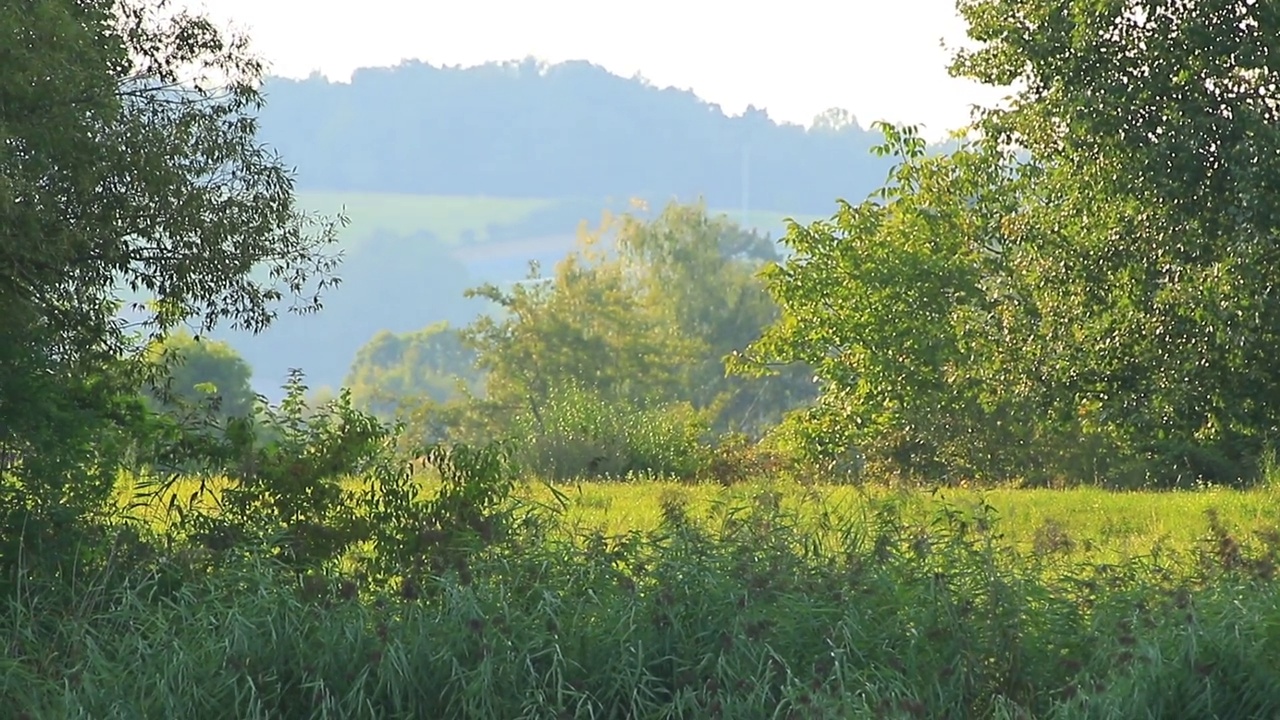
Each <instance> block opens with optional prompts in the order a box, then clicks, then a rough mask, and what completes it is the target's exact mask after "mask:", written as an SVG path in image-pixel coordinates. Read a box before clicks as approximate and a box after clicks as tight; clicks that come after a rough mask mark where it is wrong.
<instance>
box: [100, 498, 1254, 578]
mask: <svg viewBox="0 0 1280 720" xmlns="http://www.w3.org/2000/svg"><path fill="white" fill-rule="evenodd" d="M359 484H360V483H359V482H358V481H351V483H350V485H351V486H352V487H355V486H358V485H359ZM211 487H213V488H214V490H213V491H212V492H211V494H209V495H208V496H206V497H207V501H208V502H212V497H213V495H212V493H216V483H214V484H212V485H211ZM553 487H554V489H552V488H553ZM197 488H198V483H197V482H196V481H193V480H186V481H181V482H179V483H178V484H177V485H175V486H174V488H173V489H172V490H171V491H170V493H169V495H166V496H164V497H161V498H156V499H154V500H152V501H150V504H149V507H144V508H139V509H138V512H141V513H145V514H146V515H148V516H149V517H150V518H151V519H152V521H153V522H154V523H156V524H163V522H164V520H163V517H164V514H163V508H164V507H166V506H167V505H168V504H169V502H170V497H171V496H173V495H176V496H177V497H178V498H181V499H186V498H189V497H191V495H192V493H193V492H194V491H195V490H196V489H197ZM435 489H436V483H435V482H434V481H432V480H429V479H424V480H423V494H424V496H429V495H431V494H433V493H434V492H435ZM131 492H133V490H132V489H131V487H130V486H127V485H126V486H125V487H124V488H123V489H122V499H121V502H122V504H127V503H128V502H130V501H131V500H130V493H131ZM766 494H774V495H776V496H777V498H778V500H779V505H780V507H781V508H782V509H783V510H784V511H785V512H787V513H789V514H791V515H792V516H793V517H795V518H796V519H797V521H798V522H799V523H800V525H799V530H800V531H802V532H803V531H805V530H806V527H805V523H806V522H812V523H813V527H814V528H816V527H817V525H818V522H817V519H818V518H819V516H821V515H823V514H826V515H828V516H829V517H831V518H834V520H835V522H836V523H837V524H843V523H850V522H851V523H854V524H865V525H868V526H869V525H871V524H873V523H874V521H875V519H874V517H873V516H874V514H875V511H876V509H877V508H883V507H885V506H886V505H888V504H892V506H893V507H894V508H895V509H896V512H900V514H901V520H902V522H904V523H906V524H909V525H919V526H927V525H928V524H930V523H931V522H933V521H934V520H936V518H937V517H938V516H939V515H940V513H943V512H944V511H946V510H953V511H959V512H962V513H969V514H973V513H974V512H975V511H977V510H979V509H980V508H982V507H984V506H985V508H986V510H985V512H986V514H987V515H988V516H989V517H990V518H992V519H993V520H994V521H995V522H996V523H997V524H998V527H999V532H1000V534H1001V535H1002V537H1003V540H1004V541H1005V542H1007V543H1008V545H1009V546H1010V547H1012V548H1015V549H1017V550H1018V551H1020V552H1026V553H1037V552H1040V553H1043V552H1046V551H1047V552H1051V553H1053V554H1057V555H1061V556H1071V557H1075V558H1077V559H1079V560H1081V561H1088V562H1111V561H1121V560H1128V559H1132V558H1136V557H1143V556H1146V555H1148V554H1150V553H1151V552H1152V551H1153V550H1163V551H1167V552H1173V553H1187V552H1189V551H1192V550H1194V549H1196V548H1198V547H1202V546H1203V545H1204V543H1205V542H1206V540H1207V538H1209V537H1210V530H1211V527H1210V520H1209V518H1210V515H1211V514H1212V515H1216V516H1217V517H1218V518H1219V519H1220V520H1221V522H1222V524H1224V525H1225V526H1227V527H1229V528H1231V529H1232V530H1233V531H1235V532H1237V533H1238V534H1239V535H1240V537H1241V538H1242V539H1243V540H1244V541H1246V542H1247V541H1248V540H1249V539H1250V538H1253V537H1256V536H1257V535H1258V534H1259V533H1265V532H1267V531H1269V530H1273V529H1280V490H1277V489H1272V488H1261V489H1253V490H1231V489H1224V488H1206V489H1204V490H1199V491H1176V492H1114V491H1108V490H1102V489H1098V488H1077V489H1066V490H1051V489H988V490H967V489H947V490H941V491H938V492H930V491H924V490H920V491H893V490H889V489H886V488H883V487H879V486H867V487H854V486H841V485H825V486H824V485H816V486H804V487H802V486H800V485H797V484H794V483H782V482H754V483H744V484H741V485H736V486H730V487H722V486H720V485H715V484H696V485H690V484H682V483H674V482H661V481H643V482H629V483H606V482H583V483H573V484H561V485H556V486H550V485H547V484H543V483H539V482H529V483H525V484H522V485H520V486H519V487H518V488H517V491H516V498H517V500H520V501H523V502H526V503H529V504H532V505H537V506H543V507H547V508H551V509H553V511H554V513H555V516H556V523H557V525H558V527H559V529H561V530H563V531H564V532H566V533H569V534H584V533H594V532H597V531H598V532H600V533H603V534H604V535H606V536H622V535H625V534H628V533H632V532H650V531H653V530H654V529H655V528H656V527H658V526H659V524H660V523H661V521H662V518H663V513H664V510H663V508H664V505H668V506H669V505H673V504H674V505H678V506H680V507H681V508H682V509H683V511H684V512H685V513H686V514H687V515H688V517H689V518H690V519H692V520H693V521H694V522H696V523H699V524H701V525H704V526H715V525H716V524H718V523H721V522H723V520H724V519H725V517H726V516H727V515H728V514H729V513H731V512H733V511H735V508H741V507H746V506H751V505H754V504H755V503H756V502H757V501H758V499H759V498H760V497H761V496H762V495H766ZM206 507H211V505H206Z"/></svg>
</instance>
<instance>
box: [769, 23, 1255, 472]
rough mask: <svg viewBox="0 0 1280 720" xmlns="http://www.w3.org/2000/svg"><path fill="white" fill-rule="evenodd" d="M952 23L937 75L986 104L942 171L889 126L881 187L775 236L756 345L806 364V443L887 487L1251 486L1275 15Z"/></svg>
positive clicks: (944, 160) (940, 164)
mask: <svg viewBox="0 0 1280 720" xmlns="http://www.w3.org/2000/svg"><path fill="white" fill-rule="evenodd" d="M960 9H961V11H962V13H963V14H964V15H965V17H966V18H967V19H968V21H969V25H970V27H969V35H970V37H971V38H972V39H973V40H974V41H975V43H976V46H975V47H974V48H973V49H970V50H966V51H963V52H961V53H959V54H958V56H957V58H956V60H955V63H954V65H953V67H952V70H953V72H955V73H957V74H960V75H964V76H967V77H971V78H975V79H978V80H981V81H984V82H988V83H994V84H1011V85H1013V86H1014V87H1015V88H1016V91H1015V92H1014V94H1013V96H1012V98H1011V100H1010V102H1009V103H1008V104H1007V106H1005V107H1003V108H995V109H991V110H989V111H986V112H984V113H983V114H982V115H981V117H980V118H979V120H978V123H977V125H976V127H975V131H976V136H977V137H980V138H981V139H980V140H975V141H972V142H970V143H968V144H967V145H965V146H964V147H963V148H961V149H960V150H959V151H957V152H955V153H953V154H951V155H950V156H949V157H946V158H940V159H927V158H925V157H923V155H922V153H921V152H920V151H921V148H922V143H921V142H920V141H919V140H918V139H917V138H914V137H909V135H910V133H908V134H907V135H908V137H904V136H903V135H902V134H901V131H900V130H896V129H889V132H888V140H889V142H888V145H887V147H886V150H887V152H888V153H889V154H892V155H894V156H896V157H897V158H898V159H899V166H898V169H897V170H895V172H894V175H893V179H892V182H891V183H890V186H889V187H887V188H886V189H885V190H884V191H883V192H881V193H879V194H878V196H877V197H874V198H872V199H870V200H868V201H867V202H865V203H862V204H860V205H857V206H847V207H845V208H844V209H842V210H841V212H839V213H838V214H837V215H835V216H834V217H833V218H832V219H831V221H830V222H821V223H816V224H814V225H812V226H810V227H807V228H806V227H794V228H793V229H792V230H791V232H790V233H789V234H788V235H787V237H786V238H785V239H784V241H785V242H786V243H787V244H788V245H790V246H791V247H792V248H793V249H794V250H795V251H796V254H795V256H794V257H793V258H791V259H790V260H789V261H788V263H787V264H786V266H785V267H784V268H783V269H781V270H779V271H778V272H776V273H775V274H774V275H773V276H772V278H771V285H770V287H771V290H772V292H773V293H774V295H775V297H777V298H778V300H779V303H780V304H781V305H782V306H783V309H784V314H783V319H782V320H781V321H780V322H779V323H778V324H777V325H776V326H775V327H774V328H773V329H772V330H771V331H770V332H769V333H768V334H767V336H766V338H765V340H764V341H763V342H762V343H761V344H759V345H758V346H757V348H756V350H757V351H759V352H760V353H762V354H763V355H764V356H768V357H784V358H802V359H807V360H809V361H811V362H814V363H815V365H817V366H819V367H820V377H821V379H822V381H823V394H822V402H821V403H819V405H818V407H819V408H820V409H821V412H822V413H824V415H823V417H825V418H826V420H825V421H824V422H826V423H828V424H826V425H825V426H823V427H826V428H829V429H836V428H842V427H847V428H849V429H850V433H849V434H848V435H846V437H845V440H848V441H851V442H854V443H855V444H856V445H857V446H858V447H860V448H861V449H863V450H864V451H865V452H866V453H867V454H868V455H869V456H870V457H871V459H875V460H879V461H883V462H887V463H889V464H890V465H892V466H895V467H898V468H899V469H907V470H911V471H919V470H921V469H923V468H932V469H933V470H932V471H931V472H938V471H941V472H944V473H953V474H955V475H987V476H991V477H1036V476H1042V475H1043V474H1044V470H1043V468H1044V467H1051V468H1054V469H1055V471H1057V472H1062V473H1064V474H1067V475H1071V476H1073V477H1090V476H1094V477H1099V478H1101V479H1105V480H1110V481H1114V482H1124V483H1126V484H1136V483H1142V482H1148V481H1151V480H1156V481H1160V482H1169V483H1178V482H1187V481H1190V480H1193V479H1197V478H1207V479H1211V480H1219V481H1233V480H1239V479H1242V478H1247V477H1250V476H1251V475H1253V474H1254V473H1256V472H1257V469H1258V464H1259V462H1260V459H1261V458H1262V457H1263V456H1264V454H1265V452H1266V451H1267V450H1268V446H1269V444H1270V443H1272V442H1274V438H1275V435H1276V430H1277V428H1278V427H1280V375H1277V370H1276V365H1275V363H1274V362H1271V361H1270V359H1269V358H1270V355H1271V353H1272V352H1273V348H1274V347H1275V346H1276V342H1277V340H1280V325H1278V323H1280V307H1277V305H1276V303H1277V302H1280V300H1278V298H1277V294H1276V293H1275V291H1274V288H1273V284H1274V278H1275V277H1276V273H1277V271H1280V256H1278V255H1277V249H1276V248H1277V247H1280V245H1277V243H1276V239H1277V230H1278V229H1280V225H1278V223H1277V221H1278V220H1280V215H1278V214H1277V211H1278V210H1280V205H1277V202H1278V201H1277V200H1276V198H1277V197H1280V195H1278V194H1277V192H1276V191H1277V189H1280V187H1278V186H1280V156H1278V155H1277V153H1276V148H1277V147H1280V130H1277V128H1278V127H1280V125H1277V120H1280V117H1277V114H1278V113H1280V105H1277V98H1276V87H1277V79H1278V78H1277V71H1278V70H1280V67H1278V66H1277V64H1278V63H1280V54H1278V53H1277V52H1276V47H1277V46H1276V43H1277V40H1276V38H1277V37H1278V36H1280V25H1278V16H1277V15H1276V14H1275V12H1274V10H1273V9H1271V8H1270V6H1267V5H1266V4H1265V3H1253V2H1223V3H1175V4H1169V3H1162V2H1144V1H1139V2H1113V3H1091V2H1070V3H1050V2H1038V1H1037V2H1027V3H1022V2H1014V1H1013V0H965V1H964V2H961V3H960ZM1010 149H1016V150H1018V151H1020V152H1019V154H1016V155H1015V154H1011V153H1010V152H1009V150H1010ZM810 412H811V413H818V412H819V411H818V410H814V411H810ZM810 421H812V422H816V421H817V420H816V418H814V417H811V418H810ZM800 424H802V425H803V424H805V423H804V422H803V421H801V423H800ZM828 439H830V438H828ZM1037 466H1039V468H1040V469H1037Z"/></svg>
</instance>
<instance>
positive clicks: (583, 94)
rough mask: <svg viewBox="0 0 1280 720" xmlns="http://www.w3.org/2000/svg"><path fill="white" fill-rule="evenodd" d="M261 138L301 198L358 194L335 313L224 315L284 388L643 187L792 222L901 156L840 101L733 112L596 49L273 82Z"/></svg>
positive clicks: (465, 308)
mask: <svg viewBox="0 0 1280 720" xmlns="http://www.w3.org/2000/svg"><path fill="white" fill-rule="evenodd" d="M265 92H266V94H267V100H268V102H267V105H266V107H265V108H264V109H263V111H262V112H261V114H260V121H261V132H260V137H261V139H262V140H263V141H264V142H265V143H267V144H269V145H271V146H273V147H275V148H276V149H277V150H278V151H279V152H280V153H281V154H282V155H283V157H284V158H285V160H286V162H287V163H289V164H291V165H293V166H296V168H297V176H298V189H299V203H300V205H301V206H302V207H303V208H304V209H308V210H318V211H322V212H325V213H334V212H336V211H338V210H339V209H341V208H344V207H345V209H346V213H347V215H348V216H349V217H350V218H351V221H352V223H351V226H350V227H348V228H347V229H346V230H345V231H344V233H343V235H342V238H341V240H342V246H343V249H344V251H345V252H346V261H345V262H344V264H343V267H342V268H341V270H340V275H341V276H342V277H343V283H342V285H341V286H340V287H338V288H337V289H336V290H333V291H332V292H330V293H329V294H328V295H327V297H326V300H325V309H324V310H323V311H322V312H321V313H319V314H318V315H312V316H306V317H297V316H285V317H282V318H281V319H280V320H279V321H278V322H277V323H276V325H275V326H273V327H272V328H271V329H269V330H268V331H267V332H266V333H264V334H263V335H261V336H257V337H252V336H248V335H245V334H243V333H236V332H230V331H224V332H219V333H215V337H220V338H222V339H226V340H229V341H230V342H231V343H232V344H233V345H234V346H235V347H236V348H237V349H238V350H240V352H241V353H243V354H244V356H245V358H246V359H247V360H248V361H249V362H250V364H251V365H252V366H253V368H254V384H255V386H256V389H257V390H258V391H260V392H265V393H266V394H268V395H271V396H275V395H276V394H277V392H276V391H277V389H278V384H279V383H280V382H281V381H282V380H283V378H284V376H285V373H286V370H287V369H288V368H290V367H301V368H303V369H304V370H306V371H307V373H308V377H309V379H310V380H311V383H312V384H313V385H332V386H336V385H338V384H339V383H341V382H342V379H343V377H344V376H345V375H346V371H347V368H348V367H349V365H350V363H351V361H352V359H353V358H354V357H355V353H356V350H357V349H359V348H360V346H362V345H363V344H364V343H365V342H367V341H368V340H369V339H370V338H371V337H373V335H374V334H376V333H377V332H378V331H379V330H383V329H387V330H392V331H397V332H403V331H408V330H414V329H418V328H422V327H424V326H426V325H428V324H431V323H434V322H437V321H440V320H448V321H450V322H452V323H455V324H462V323H466V322H468V321H469V320H470V319H471V318H473V317H475V315H476V314H477V313H479V312H481V311H483V310H484V306H483V305H482V304H481V303H480V302H478V301H474V300H467V299H464V298H463V297H462V292H463V291H464V290H465V289H466V288H469V287H474V286H476V285H479V284H481V283H484V282H498V283H503V282H510V281H513V280H516V279H518V278H520V277H523V276H524V274H525V272H526V269H527V265H528V261H529V260H532V259H537V260H539V261H541V262H542V263H543V265H544V267H549V266H550V265H551V264H553V263H554V262H555V261H556V260H557V259H559V258H560V257H563V255H564V254H565V252H566V251H567V250H569V249H570V248H571V247H572V245H573V242H574V237H575V232H576V230H577V227H578V224H579V223H580V222H581V221H583V220H586V221H588V222H589V223H591V224H593V225H594V224H596V223H598V221H599V220H600V217H601V213H602V212H603V211H604V210H606V209H613V210H624V209H626V208H627V206H628V201H629V200H630V199H632V198H643V199H645V200H648V201H649V202H650V204H651V206H653V207H655V208H657V207H661V206H662V205H663V204H665V203H666V202H667V201H668V200H670V199H673V198H674V199H679V200H682V201H693V200H696V199H698V198H703V199H705V200H706V202H707V203H708V205H709V206H710V207H711V208H717V209H719V212H723V213H725V214H727V215H729V216H730V217H731V218H733V219H735V220H741V219H743V218H744V217H745V220H746V222H745V224H746V225H748V226H751V227H755V228H758V229H760V230H764V231H767V232H771V233H772V234H773V236H774V237H775V238H776V237H778V236H780V235H781V233H782V230H783V227H784V218H786V217H795V218H796V219H797V220H800V221H802V222H806V221H810V220H813V219H815V218H817V217H826V216H829V215H830V214H831V213H832V212H833V211H834V210H835V200H836V198H845V199H849V200H851V201H858V200H861V199H863V198H864V197H866V195H867V193H869V192H870V191H871V190H873V189H875V188H876V187H878V186H879V185H880V183H881V182H882V181H883V180H884V178H885V176H886V173H887V171H888V165H889V161H888V160H886V159H883V158H876V157H874V156H873V155H871V153H870V152H869V148H870V147H871V146H872V145H873V144H876V143H878V142H879V141H880V136H879V134H877V133H874V132H871V131H868V130H866V129H864V128H863V127H861V126H860V125H859V124H858V123H857V122H856V121H855V120H854V119H853V118H852V117H850V116H848V114H847V113H843V112H840V111H831V112H828V113H827V114H825V115H823V116H822V117H820V118H817V119H816V120H815V124H814V127H812V128H803V127H800V126H797V125H786V124H778V123H775V122H773V121H772V120H770V119H769V118H768V116H767V115H766V114H765V113H764V112H762V111H759V110H754V109H749V110H748V111H747V112H746V113H745V114H744V115H742V116H738V117H730V116H728V115H726V114H725V113H724V112H722V111H721V109H720V108H719V107H718V106H716V105H712V104H709V103H707V102H705V101H703V100H701V99H699V98H698V97H697V96H696V95H694V94H693V93H691V92H687V91H680V90H673V89H661V88H658V87H655V86H653V85H651V84H649V83H647V82H645V81H644V80H641V79H626V78H622V77H618V76H616V75H613V74H610V73H609V72H607V71H605V70H604V69H602V68H600V67H597V66H594V65H591V64H589V63H586V62H570V63H563V64H560V65H546V64H543V63H538V62H535V61H532V60H526V61H523V62H515V63H492V64H489V65H484V66H481V67H475V68H467V69H461V68H438V67H433V66H430V65H425V64H422V63H416V62H414V63H406V64H402V65H400V66H397V67H393V68H376V69H363V70H359V71H357V72H356V73H355V75H354V76H353V78H352V81H351V82H350V83H338V82H330V81H328V80H325V79H324V78H321V77H318V76H315V77H311V78H308V79H306V80H288V79H283V78H270V79H269V80H268V81H267V83H266V86H265Z"/></svg>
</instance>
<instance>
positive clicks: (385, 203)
mask: <svg viewBox="0 0 1280 720" xmlns="http://www.w3.org/2000/svg"><path fill="white" fill-rule="evenodd" d="M297 198H298V207H299V208H300V209H302V210H304V211H307V212H319V213H322V214H325V215H334V214H336V213H338V212H340V211H344V212H345V214H346V216H347V217H348V218H349V219H350V221H351V224H350V225H349V226H348V227H347V228H346V230H345V231H344V232H343V233H342V241H343V246H344V247H346V248H347V249H354V248H357V247H359V245H360V244H361V243H362V242H364V241H365V240H367V239H368V238H370V237H371V236H373V235H374V234H376V233H378V232H388V233H393V234H396V235H402V236H404V235H413V234H415V233H419V232H429V233H432V234H433V235H435V236H436V237H438V238H439V239H440V242H442V243H443V244H445V245H446V246H449V247H456V246H459V245H462V244H463V243H464V235H465V234H466V233H467V231H471V233H473V234H474V238H475V240H476V241H477V242H484V241H486V240H487V239H488V238H487V228H488V226H490V225H510V224H515V223H519V222H522V221H524V220H526V219H527V218H528V217H529V216H530V215H532V214H533V213H535V212H538V211H540V210H546V209H548V208H551V207H553V206H555V205H556V204H557V203H560V202H564V201H563V200H559V199H555V198H503V197H486V196H479V195H476V196H454V195H412V194H401V193H351V192H342V193H335V192H309V191H300V192H298V193H297ZM600 209H601V211H603V210H604V204H603V202H602V203H601V208H600ZM712 214H724V215H727V216H728V217H730V218H731V219H733V220H735V221H738V222H742V220H743V214H742V212H741V211H740V210H733V209H713V210H712ZM788 217H792V216H791V215H788V214H787V213H781V212H772V211H765V210H753V211H750V212H748V213H747V214H746V224H747V225H749V226H750V227H755V228H761V229H765V230H772V231H774V232H775V234H776V233H777V231H778V230H780V229H781V228H783V227H785V225H786V219H787V218H788ZM581 219H582V220H587V221H588V222H589V223H593V224H594V223H596V222H598V221H599V220H600V215H599V213H597V214H596V215H593V216H592V217H587V218H581ZM795 219H796V220H798V221H800V222H811V221H813V220H815V219H817V217H816V216H809V215H801V216H795ZM576 229H577V228H576V225H569V226H567V227H565V228H564V229H563V232H564V233H565V234H570V233H573V232H574V231H575V230H576Z"/></svg>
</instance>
